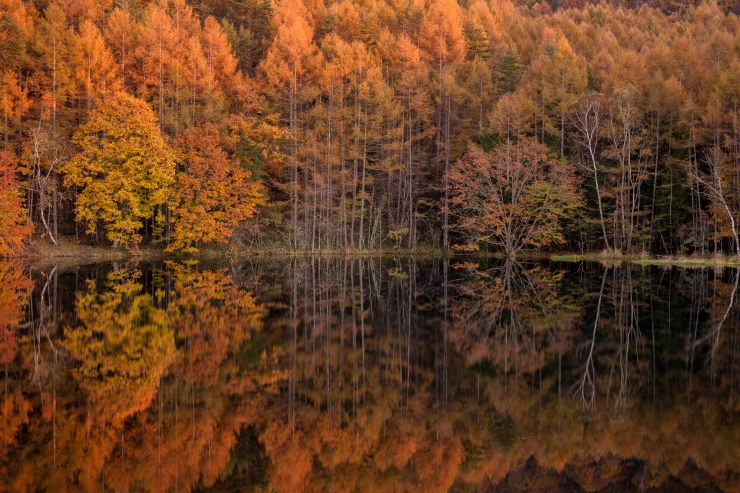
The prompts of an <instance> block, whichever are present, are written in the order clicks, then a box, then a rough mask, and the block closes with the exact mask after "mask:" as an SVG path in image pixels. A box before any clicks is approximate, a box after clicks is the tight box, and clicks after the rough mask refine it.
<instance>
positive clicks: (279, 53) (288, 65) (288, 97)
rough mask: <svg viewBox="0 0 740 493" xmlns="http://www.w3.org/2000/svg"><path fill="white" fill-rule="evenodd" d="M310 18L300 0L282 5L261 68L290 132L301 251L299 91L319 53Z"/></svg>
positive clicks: (294, 205)
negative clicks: (275, 28)
mask: <svg viewBox="0 0 740 493" xmlns="http://www.w3.org/2000/svg"><path fill="white" fill-rule="evenodd" d="M309 18H310V15H309V13H308V11H307V9H306V6H305V5H304V4H303V2H302V1H301V0H288V1H285V2H281V3H280V6H279V8H278V10H277V12H276V13H275V22H276V23H277V25H278V28H277V33H276V35H275V39H274V41H273V44H272V45H271V46H270V49H269V50H268V52H267V56H266V57H265V59H264V60H263V62H262V64H261V67H260V69H261V72H262V73H263V74H264V75H265V78H266V81H267V82H268V83H269V85H270V87H271V88H272V89H273V90H274V91H276V93H277V94H275V96H276V98H277V99H278V100H280V101H281V103H282V106H283V114H284V115H285V117H286V119H287V123H288V130H289V132H290V158H291V170H290V178H289V180H290V184H289V194H290V206H291V229H292V232H293V239H292V240H293V241H292V245H293V248H294V249H297V248H298V190H299V185H298V144H299V135H298V134H299V125H298V123H299V121H298V114H299V110H300V98H299V92H300V90H301V88H302V86H305V85H306V84H305V82H306V81H305V78H306V75H307V72H308V70H309V65H310V63H311V60H312V59H313V58H314V56H315V52H316V46H315V45H314V44H313V35H314V29H313V25H312V23H311V22H310V21H309Z"/></svg>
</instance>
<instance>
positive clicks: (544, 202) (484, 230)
mask: <svg viewBox="0 0 740 493" xmlns="http://www.w3.org/2000/svg"><path fill="white" fill-rule="evenodd" d="M450 182H451V189H452V196H453V198H452V205H453V209H454V210H455V211H456V214H457V217H458V223H457V229H458V230H459V231H460V232H461V233H463V234H464V235H465V236H467V237H468V238H469V240H470V241H471V242H472V243H476V244H477V243H481V242H484V243H490V244H492V245H495V246H499V247H502V248H503V249H504V250H505V251H506V253H508V254H509V255H511V254H514V253H517V252H519V251H521V250H522V249H524V248H527V247H542V246H547V245H550V244H552V243H562V242H563V241H564V237H563V235H562V233H561V229H560V226H561V222H562V221H563V220H565V219H568V218H570V217H573V215H574V214H575V212H576V210H577V209H578V207H579V205H580V203H581V200H580V197H579V196H578V193H577V187H578V185H579V180H578V178H577V177H576V174H575V170H574V169H573V166H571V165H570V164H567V163H564V162H560V161H556V160H555V159H553V158H552V157H551V156H550V155H549V153H548V150H547V148H546V147H545V146H544V145H542V144H540V143H538V142H537V141H535V140H533V139H529V138H523V139H521V140H519V141H518V142H512V141H507V142H506V143H504V144H503V145H501V146H500V147H498V148H496V149H494V150H493V152H492V153H491V154H487V153H485V152H484V151H483V150H481V149H479V148H477V147H472V146H471V148H470V149H469V150H468V153H467V154H466V155H465V156H464V157H463V158H462V159H460V160H459V161H458V163H457V165H456V166H455V167H454V168H453V169H452V170H451V172H450Z"/></svg>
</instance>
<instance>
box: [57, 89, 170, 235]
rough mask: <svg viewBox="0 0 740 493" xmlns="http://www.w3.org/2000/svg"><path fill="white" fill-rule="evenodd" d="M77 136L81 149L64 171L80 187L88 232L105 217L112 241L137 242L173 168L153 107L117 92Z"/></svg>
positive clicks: (80, 213)
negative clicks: (144, 222) (144, 223)
mask: <svg viewBox="0 0 740 493" xmlns="http://www.w3.org/2000/svg"><path fill="white" fill-rule="evenodd" d="M73 142H74V143H75V144H77V145H79V146H80V148H81V149H82V152H81V153H80V154H78V155H77V156H76V157H75V158H74V159H72V160H71V161H69V163H67V165H66V166H65V168H64V171H65V181H66V182H67V183H68V184H70V185H77V186H78V187H80V188H81V190H80V193H79V197H78V199H77V208H76V210H77V218H78V220H80V221H82V222H84V223H86V224H87V225H88V232H90V233H93V232H95V230H96V228H97V226H98V222H101V223H103V225H104V228H105V232H106V236H107V238H108V239H109V240H111V241H112V242H113V244H114V245H119V244H123V245H131V244H134V245H135V244H137V243H139V242H140V241H141V235H140V234H139V233H138V230H139V229H140V228H141V227H142V222H143V221H145V220H147V219H149V218H151V217H152V216H153V214H154V211H155V209H156V207H157V206H160V205H163V204H164V203H165V202H166V201H167V198H168V196H169V186H170V184H171V183H172V181H173V179H174V171H175V169H174V168H175V160H174V156H173V153H172V150H171V149H170V147H169V145H168V144H167V142H166V141H165V139H164V137H163V136H162V134H161V133H160V132H159V128H158V126H157V119H156V117H155V116H154V113H153V112H152V110H151V108H149V106H148V105H147V104H146V103H144V102H143V101H141V100H139V99H136V98H134V97H133V96H130V95H128V94H125V93H117V94H116V95H114V96H112V97H111V98H109V99H108V100H107V101H105V103H103V104H101V105H100V106H99V107H98V108H96V109H95V110H94V111H93V113H92V115H91V120H90V123H87V124H84V125H82V126H81V127H80V130H79V131H78V132H77V133H76V134H75V137H74V139H73ZM160 217H161V214H160Z"/></svg>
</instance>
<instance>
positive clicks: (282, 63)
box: [0, 0, 740, 256]
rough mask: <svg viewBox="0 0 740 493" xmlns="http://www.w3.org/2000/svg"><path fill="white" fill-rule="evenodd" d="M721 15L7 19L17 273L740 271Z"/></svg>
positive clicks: (5, 226) (35, 6) (255, 1)
mask: <svg viewBox="0 0 740 493" xmlns="http://www.w3.org/2000/svg"><path fill="white" fill-rule="evenodd" d="M731 7H732V5H729V6H728V5H725V4H724V3H717V2H714V1H705V2H697V3H695V4H692V3H691V2H688V3H687V2H670V1H665V2H659V1H654V2H643V3H641V4H637V3H631V4H627V3H625V4H620V3H619V2H616V1H615V2H611V3H610V2H601V3H591V2H555V1H553V2H550V3H545V2H541V3H533V2H521V1H520V2H513V3H512V2H511V1H509V0H476V1H473V0H469V1H459V2H456V1H454V0H425V1H421V0H418V1H417V0H403V1H389V2H385V1H369V2H360V1H353V0H343V1H336V2H323V1H316V0H281V1H279V2H271V1H269V0H245V1H235V0H224V1H202V2H200V3H198V2H187V1H185V0H162V1H160V0H152V1H143V0H130V1H129V0H126V1H121V2H113V1H108V0H103V1H94V0H58V1H55V2H47V1H45V0H39V1H36V2H31V1H25V0H2V1H0V102H1V103H2V115H0V118H2V123H1V126H2V129H3V134H2V139H3V141H2V150H1V151H0V171H1V172H0V179H1V180H2V181H1V183H2V185H1V186H0V194H2V205H1V206H0V232H1V235H2V236H0V253H2V254H3V255H14V254H18V253H19V252H21V251H22V250H23V249H24V247H28V246H29V245H30V246H33V245H38V244H41V243H44V244H47V243H48V244H49V245H50V246H52V248H53V247H54V246H56V245H61V244H67V245H69V244H78V245H79V244H82V245H93V246H98V247H101V248H102V247H104V248H111V247H112V248H121V249H125V250H128V251H132V250H133V251H136V250H138V249H139V248H140V247H141V246H150V247H153V248H159V249H166V250H167V251H179V252H186V253H187V252H190V253H194V252H197V251H198V250H199V249H202V248H203V247H204V246H206V245H216V246H218V245H220V244H223V246H218V248H220V249H224V248H229V249H272V250H283V251H310V252H321V251H339V250H350V249H352V250H374V251H379V250H383V249H390V248H396V249H403V250H409V251H414V250H418V249H427V250H448V249H456V250H460V251H468V252H470V251H486V252H490V251H498V252H505V253H507V254H514V253H518V252H522V251H528V250H532V249H549V250H551V251H580V252H584V251H610V252H614V253H615V254H634V253H640V252H647V253H651V254H655V255H669V254H670V255H675V254H680V255H683V254H699V255H715V254H725V255H733V256H734V255H739V254H740V238H739V233H738V228H740V225H738V221H740V115H739V113H738V102H739V101H740V85H739V82H740V18H739V17H738V15H737V14H736V13H735V12H733V11H732V9H731Z"/></svg>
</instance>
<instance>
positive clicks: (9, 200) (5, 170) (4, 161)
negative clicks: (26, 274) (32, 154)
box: [0, 152, 33, 257]
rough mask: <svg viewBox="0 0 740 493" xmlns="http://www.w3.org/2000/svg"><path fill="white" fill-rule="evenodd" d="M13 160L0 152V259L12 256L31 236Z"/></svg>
mask: <svg viewBox="0 0 740 493" xmlns="http://www.w3.org/2000/svg"><path fill="white" fill-rule="evenodd" d="M32 231H33V227H32V226H31V225H30V224H29V223H28V220H27V217H26V210H25V207H24V205H23V198H22V197H21V194H20V190H19V189H18V177H17V175H16V170H15V165H14V163H13V159H12V158H11V157H10V155H9V154H6V153H4V152H0V257H6V256H9V255H12V254H13V253H14V252H15V251H17V250H18V248H20V246H21V245H22V244H23V238H24V237H26V236H28V235H29V234H31V232H32Z"/></svg>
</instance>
